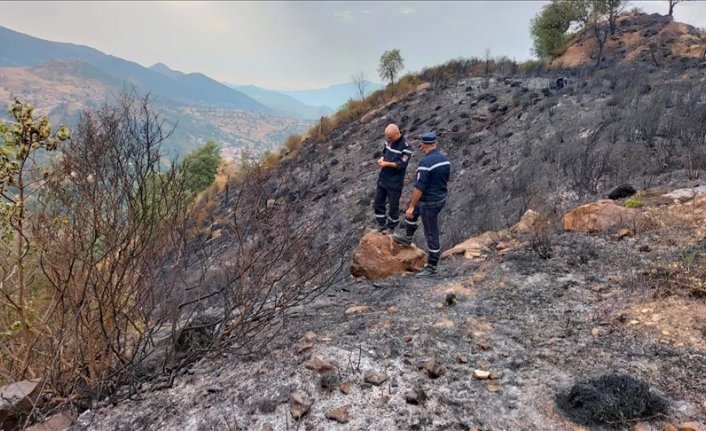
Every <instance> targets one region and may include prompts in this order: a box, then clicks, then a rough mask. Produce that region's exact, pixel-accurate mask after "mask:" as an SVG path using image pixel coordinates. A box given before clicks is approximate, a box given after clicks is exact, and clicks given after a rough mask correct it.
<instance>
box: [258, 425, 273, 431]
mask: <svg viewBox="0 0 706 431" xmlns="http://www.w3.org/2000/svg"><path fill="white" fill-rule="evenodd" d="M260 431H273V429H272V425H270V424H265V425H263V426H262V429H261V430H260Z"/></svg>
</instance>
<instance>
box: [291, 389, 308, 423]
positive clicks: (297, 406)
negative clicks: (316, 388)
mask: <svg viewBox="0 0 706 431" xmlns="http://www.w3.org/2000/svg"><path fill="white" fill-rule="evenodd" d="M309 408H311V402H309V401H307V400H306V394H305V393H304V392H302V391H294V392H292V393H291V394H289V412H290V413H291V414H292V417H293V418H294V419H295V420H299V419H301V418H302V417H303V416H304V415H305V414H307V412H308V411H309Z"/></svg>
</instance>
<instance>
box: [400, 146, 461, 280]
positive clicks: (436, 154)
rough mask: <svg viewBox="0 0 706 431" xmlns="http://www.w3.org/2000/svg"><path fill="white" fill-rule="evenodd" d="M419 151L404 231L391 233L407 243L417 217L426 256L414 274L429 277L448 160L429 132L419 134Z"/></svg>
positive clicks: (437, 249)
mask: <svg viewBox="0 0 706 431" xmlns="http://www.w3.org/2000/svg"><path fill="white" fill-rule="evenodd" d="M421 150H422V151H423V152H424V158H423V159H422V160H421V161H420V162H419V167H418V168H417V175H416V181H415V182H414V191H413V192H412V199H411V201H410V202H409V208H407V212H406V213H405V234H404V235H400V234H395V235H393V236H392V238H393V239H394V240H395V241H396V242H397V243H399V244H402V245H405V246H409V245H411V244H412V239H413V238H414V232H416V230H417V226H418V225H419V218H420V216H421V219H422V225H423V226H424V236H425V237H426V240H427V248H428V249H429V255H428V257H427V265H426V267H425V268H424V270H423V271H422V272H420V273H419V274H417V275H418V276H430V275H434V274H436V266H437V264H438V263H439V257H440V256H441V244H440V243H439V220H438V217H439V213H440V212H441V209H442V208H444V205H445V204H446V196H447V195H448V189H447V184H448V181H449V176H450V175H451V162H449V159H448V158H447V157H446V156H445V155H444V154H442V153H441V152H440V151H439V149H438V148H437V141H436V134H435V133H433V132H430V133H425V134H423V135H422V143H421Z"/></svg>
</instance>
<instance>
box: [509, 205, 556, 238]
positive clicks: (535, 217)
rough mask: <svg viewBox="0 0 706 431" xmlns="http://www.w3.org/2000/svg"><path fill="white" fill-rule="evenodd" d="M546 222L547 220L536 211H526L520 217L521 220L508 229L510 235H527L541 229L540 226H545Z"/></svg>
mask: <svg viewBox="0 0 706 431" xmlns="http://www.w3.org/2000/svg"><path fill="white" fill-rule="evenodd" d="M546 222H547V219H546V218H545V217H543V216H542V215H541V214H540V213H538V212H537V211H534V210H527V212H525V213H524V214H523V215H522V218H520V221H519V222H517V224H516V225H515V226H513V227H512V228H511V229H510V233H512V234H523V233H529V232H532V231H534V230H536V229H537V228H539V227H541V225H542V224H546Z"/></svg>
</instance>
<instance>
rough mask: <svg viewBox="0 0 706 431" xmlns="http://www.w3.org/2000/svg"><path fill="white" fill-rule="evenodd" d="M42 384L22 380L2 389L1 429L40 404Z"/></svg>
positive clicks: (0, 397)
mask: <svg viewBox="0 0 706 431" xmlns="http://www.w3.org/2000/svg"><path fill="white" fill-rule="evenodd" d="M41 392H42V382H41V381H39V380H22V381H20V382H15V383H10V384H9V385H7V386H2V387H0V429H2V428H3V427H9V426H10V425H9V424H11V423H14V422H15V421H16V420H17V419H18V418H22V417H23V416H26V415H27V414H29V413H30V412H31V411H32V408H33V407H34V406H35V405H36V404H37V403H38V402H39V395H40V394H41Z"/></svg>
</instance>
